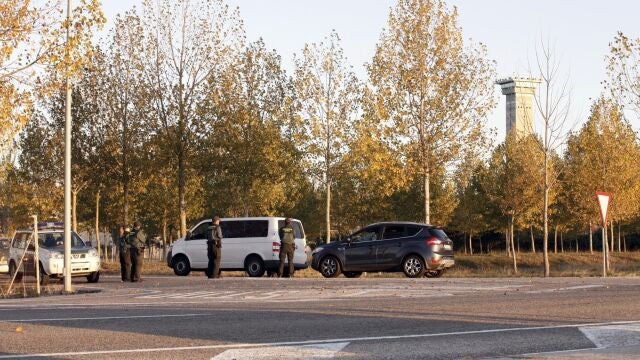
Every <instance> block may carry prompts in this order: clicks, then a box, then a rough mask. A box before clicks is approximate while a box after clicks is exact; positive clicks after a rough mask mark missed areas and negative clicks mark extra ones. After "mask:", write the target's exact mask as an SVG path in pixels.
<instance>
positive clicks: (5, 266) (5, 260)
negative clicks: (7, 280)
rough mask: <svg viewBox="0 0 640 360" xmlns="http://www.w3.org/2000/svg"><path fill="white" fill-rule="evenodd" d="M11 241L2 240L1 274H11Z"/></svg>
mask: <svg viewBox="0 0 640 360" xmlns="http://www.w3.org/2000/svg"><path fill="white" fill-rule="evenodd" d="M10 243H11V242H10V241H9V239H5V238H0V274H6V273H8V272H9V244H10Z"/></svg>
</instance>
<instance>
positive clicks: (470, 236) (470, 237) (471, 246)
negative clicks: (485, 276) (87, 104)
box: [469, 233, 473, 255]
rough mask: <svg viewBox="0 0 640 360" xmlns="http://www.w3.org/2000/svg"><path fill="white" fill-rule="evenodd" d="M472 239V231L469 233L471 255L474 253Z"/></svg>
mask: <svg viewBox="0 0 640 360" xmlns="http://www.w3.org/2000/svg"><path fill="white" fill-rule="evenodd" d="M471 239H472V235H471V233H469V252H470V254H471V255H473V242H472V241H471Z"/></svg>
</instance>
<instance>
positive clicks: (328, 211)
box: [325, 176, 331, 244]
mask: <svg viewBox="0 0 640 360" xmlns="http://www.w3.org/2000/svg"><path fill="white" fill-rule="evenodd" d="M326 205H327V208H326V218H325V221H326V231H327V238H326V242H327V244H328V243H329V242H330V241H331V182H330V181H329V177H328V176H327V204H326Z"/></svg>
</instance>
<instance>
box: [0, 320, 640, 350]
mask: <svg viewBox="0 0 640 360" xmlns="http://www.w3.org/2000/svg"><path fill="white" fill-rule="evenodd" d="M631 324H640V320H635V321H613V322H603V323H586V324H568V325H549V326H534V327H517V328H500V329H485V330H469V331H454V332H447V333H427V334H408V335H387V336H369V337H354V338H338V339H314V340H303V341H289V342H274V343H256V344H249V343H245V344H218V345H199V346H176V347H163V348H140V349H117V350H95V351H77V352H61V353H46V354H45V353H40V354H21V355H19V354H11V355H1V356H0V359H16V358H29V357H56V356H85V355H100V354H102V355H104V354H126V353H129V354H130V353H152V352H167V351H194V350H211V349H246V348H256V347H272V346H303V345H316V344H334V343H343V342H346V343H352V342H363V341H385V340H402V339H423V338H432V337H443V336H459V335H474V334H495V333H508V332H522V331H536V330H550V329H575V328H581V327H594V326H615V325H631Z"/></svg>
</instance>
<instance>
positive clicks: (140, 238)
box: [127, 221, 147, 282]
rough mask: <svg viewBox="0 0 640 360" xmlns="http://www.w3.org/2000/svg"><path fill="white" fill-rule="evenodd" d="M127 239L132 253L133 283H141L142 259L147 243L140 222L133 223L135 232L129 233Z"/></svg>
mask: <svg viewBox="0 0 640 360" xmlns="http://www.w3.org/2000/svg"><path fill="white" fill-rule="evenodd" d="M127 239H128V240H129V241H128V243H129V251H130V252H131V281H132V282H137V281H140V274H141V273H142V259H143V258H144V247H145V245H146V241H147V237H146V236H145V234H144V231H142V226H141V225H140V223H139V222H137V221H136V222H135V223H133V231H131V233H129V236H128V238H127Z"/></svg>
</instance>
